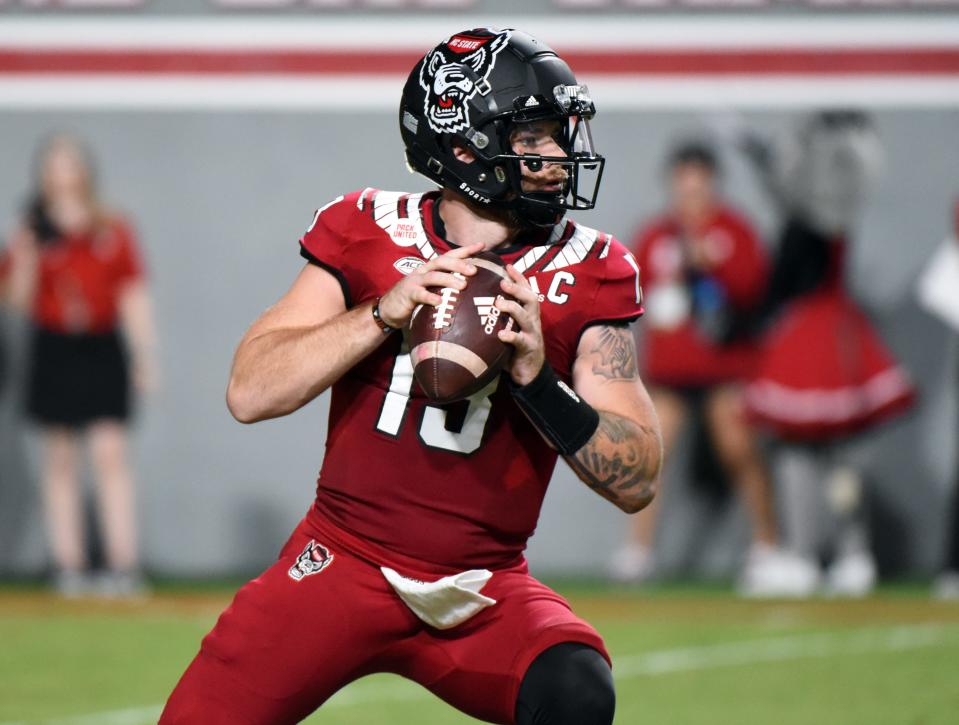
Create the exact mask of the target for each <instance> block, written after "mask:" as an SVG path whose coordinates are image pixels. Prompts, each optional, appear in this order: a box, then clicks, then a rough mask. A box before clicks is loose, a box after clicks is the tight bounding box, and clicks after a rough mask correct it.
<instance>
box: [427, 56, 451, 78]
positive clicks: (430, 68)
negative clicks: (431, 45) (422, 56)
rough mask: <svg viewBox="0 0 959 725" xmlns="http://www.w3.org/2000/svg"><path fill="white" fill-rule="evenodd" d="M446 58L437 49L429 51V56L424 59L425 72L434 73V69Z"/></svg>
mask: <svg viewBox="0 0 959 725" xmlns="http://www.w3.org/2000/svg"><path fill="white" fill-rule="evenodd" d="M445 60H446V59H445V58H443V54H442V53H440V52H439V51H436V50H434V51H433V52H432V53H430V57H429V58H427V59H426V69H427V73H429V74H430V75H431V76H432V75H435V74H436V69H437V68H439V67H440V66H441V65H442V64H443V62H444V61H445Z"/></svg>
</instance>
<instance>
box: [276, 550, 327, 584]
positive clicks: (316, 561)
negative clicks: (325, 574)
mask: <svg viewBox="0 0 959 725" xmlns="http://www.w3.org/2000/svg"><path fill="white" fill-rule="evenodd" d="M332 562H333V555H332V554H331V553H330V550H329V549H327V548H326V547H325V546H323V544H317V543H316V542H315V541H311V542H310V543H309V544H307V545H306V548H305V549H303V553H302V554H300V555H299V556H298V557H296V563H295V564H294V565H293V566H291V567H290V571H289V572H287V573H288V574H289V575H290V579H292V580H293V581H300V580H301V579H303V577H307V576H310V575H311V574H319V573H320V572H321V571H323V570H324V569H325V568H326V567H328V566H329V565H330V564H331V563H332Z"/></svg>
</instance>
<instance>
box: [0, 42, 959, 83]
mask: <svg viewBox="0 0 959 725" xmlns="http://www.w3.org/2000/svg"><path fill="white" fill-rule="evenodd" d="M563 57H564V58H565V59H566V60H567V61H568V62H569V64H570V65H571V66H572V68H573V69H574V70H575V71H576V72H577V73H582V74H599V73H602V74H616V75H705V76H717V75H731V74H736V75H823V76H828V75H849V74H854V75H855V74H864V75H888V74H909V75H915V74H920V75H954V74H959V48H912V49H910V48H895V49H888V48H887V49H882V48H872V49H868V48H857V49H802V50H782V49H768V50H743V51H737V50H656V51H637V50H602V51H571V52H568V53H563ZM418 58H419V55H418V54H417V53H415V52H409V51H404V52H365V51H358V50H357V51H341V50H337V51H322V50H318V51H260V50H256V51H216V50H203V49H193V50H189V49H184V50H176V51H170V50H162V51H151V50H60V51H57V50H42V51H39V50H22V49H6V50H4V49H0V73H25V74H47V73H57V74H83V75H89V74H107V73H111V74H112V73H125V74H126V73H138V74H164V75H168V74H191V75H192V74H199V75H203V74H217V75H220V74H240V75H243V74H267V75H280V74H282V75H324V74H374V75H375V74H403V75H405V74H407V73H408V72H409V71H410V69H411V68H412V67H413V65H414V64H415V63H416V61H417V59H418Z"/></svg>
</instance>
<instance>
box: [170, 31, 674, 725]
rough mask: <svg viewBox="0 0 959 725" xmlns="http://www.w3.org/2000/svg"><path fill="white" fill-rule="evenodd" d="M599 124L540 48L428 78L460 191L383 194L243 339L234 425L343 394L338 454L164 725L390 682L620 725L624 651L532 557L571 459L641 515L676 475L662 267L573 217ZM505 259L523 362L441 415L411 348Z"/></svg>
mask: <svg viewBox="0 0 959 725" xmlns="http://www.w3.org/2000/svg"><path fill="white" fill-rule="evenodd" d="M594 110H595V109H594V105H593V103H592V101H591V99H590V96H589V92H588V90H587V89H586V87H585V86H582V85H580V84H578V83H577V81H576V78H575V77H574V76H573V74H572V72H571V71H570V69H569V67H568V66H567V64H566V63H565V62H564V61H562V60H561V59H560V58H559V57H558V56H557V55H556V54H555V53H554V52H553V51H552V50H551V49H550V48H549V47H547V46H546V45H543V44H542V43H540V42H539V41H537V40H536V39H534V38H532V37H530V36H529V35H527V34H526V33H523V32H520V31H517V30H492V29H476V30H470V31H465V32H462V33H458V34H456V35H453V36H451V37H450V38H448V39H447V40H446V41H444V42H443V43H441V44H440V45H438V46H437V47H436V48H434V49H433V50H431V51H430V52H429V53H427V54H426V56H425V57H424V58H422V59H421V60H420V61H419V63H418V64H417V65H416V67H415V68H414V69H413V72H412V73H411V75H410V77H409V80H408V81H407V83H406V86H405V88H404V91H403V96H402V100H401V105H400V114H399V122H400V129H401V133H402V136H403V141H404V143H405V146H406V155H407V159H408V161H409V164H410V166H411V167H412V168H413V169H415V170H416V171H418V172H420V173H421V174H423V175H425V176H427V177H428V178H429V179H431V180H433V181H434V182H435V183H436V184H438V185H439V187H440V189H439V190H438V191H433V192H429V193H425V194H408V193H399V192H388V191H379V190H376V189H372V188H367V189H363V190H361V191H357V192H354V193H352V194H348V195H346V196H342V197H340V198H338V199H335V200H334V201H332V202H331V203H329V204H327V205H326V206H324V207H323V208H321V209H320V210H319V211H318V212H317V213H316V215H315V217H314V219H313V223H312V224H311V225H310V228H309V229H308V230H307V232H306V234H305V235H304V236H303V238H302V239H301V253H302V255H303V256H304V257H305V258H306V260H307V263H306V265H305V266H304V268H303V270H302V271H301V272H300V274H299V276H298V277H297V279H296V280H295V281H294V282H293V285H292V287H291V288H290V289H289V291H288V292H287V293H286V294H285V295H284V296H283V297H282V298H281V299H280V300H279V301H278V302H277V303H276V304H275V305H274V306H273V307H272V308H270V309H269V310H267V311H266V312H265V313H264V314H263V315H262V316H261V317H260V319H258V320H257V321H256V322H255V323H254V324H253V326H252V327H251V328H250V329H249V331H248V332H247V334H246V335H245V336H244V338H243V340H242V341H241V342H240V345H239V348H238V349H237V352H236V356H235V358H234V364H233V370H232V374H231V379H230V384H229V389H228V392H227V403H228V405H229V408H230V410H231V412H232V413H233V415H234V416H235V417H236V418H237V419H238V420H240V421H242V422H245V423H252V422H254V421H259V420H265V419H268V418H275V417H278V416H282V415H287V414H289V413H292V412H293V411H295V410H297V409H298V408H300V407H302V406H303V405H306V404H307V403H308V402H310V401H311V400H313V398H315V397H316V396H317V395H319V394H320V393H322V392H323V391H325V390H326V389H327V388H332V400H331V407H330V418H329V429H328V435H327V441H326V456H325V458H324V461H323V468H322V470H321V472H320V476H319V480H318V481H317V495H316V500H315V502H314V504H313V506H312V507H311V508H310V510H309V511H308V513H307V514H306V517H305V518H304V519H303V521H302V522H301V523H300V524H299V526H298V527H297V529H296V530H295V531H294V532H293V535H292V536H291V538H290V539H289V541H288V542H287V544H286V545H285V546H284V548H283V550H282V552H281V553H280V557H279V560H278V561H277V563H276V564H275V565H273V566H272V567H270V568H269V569H267V571H265V572H264V573H263V574H262V575H261V576H259V577H258V578H257V579H255V580H253V581H252V582H250V583H249V584H247V585H246V586H245V587H243V588H242V589H241V590H240V591H239V593H238V594H237V596H236V598H235V599H234V601H233V603H232V604H231V605H230V607H229V608H228V609H227V610H226V611H225V612H224V613H223V614H222V616H221V617H220V619H219V621H218V622H217V624H216V626H215V627H214V629H213V630H212V631H211V632H210V634H209V635H208V636H207V637H206V638H205V639H204V640H203V643H202V645H201V648H200V652H199V654H198V655H197V656H196V658H195V659H194V661H193V663H192V664H191V665H190V667H189V668H188V669H187V671H186V673H185V674H184V675H183V677H182V679H181V680H180V682H179V684H178V685H177V687H176V689H175V690H174V692H173V694H172V695H171V697H170V700H169V702H168V703H167V706H166V709H165V711H164V713H163V716H162V718H161V722H162V723H164V725H167V724H172V723H204V724H205V725H215V724H217V723H231V724H234V723H240V722H244V723H292V722H298V721H299V720H301V719H303V718H304V717H306V716H307V715H309V713H311V712H312V711H314V710H315V709H317V708H318V707H320V706H321V705H322V704H323V702H324V701H325V700H327V699H328V698H329V697H330V696H331V695H332V694H333V693H334V692H336V691H337V690H338V689H340V688H341V687H343V686H344V685H346V684H347V683H349V682H351V681H353V680H356V679H357V678H359V677H363V676H364V675H367V674H370V673H374V672H393V673H397V674H399V675H402V676H404V677H406V678H409V679H411V680H414V681H415V682H418V683H420V684H421V685H422V686H423V687H425V688H427V689H428V690H430V691H431V692H433V693H434V694H435V695H436V696H438V697H440V698H442V699H443V700H445V701H446V702H448V703H449V704H451V705H452V706H454V707H456V708H458V709H459V710H461V711H463V712H465V713H467V714H469V715H471V716H473V717H475V718H479V719H480V720H485V721H490V722H497V723H520V724H522V725H529V724H532V723H552V724H553V725H557V724H563V723H569V724H570V725H572V724H573V723H575V724H576V725H600V724H607V723H611V722H612V720H613V711H614V691H613V684H612V677H611V670H610V662H609V655H608V654H607V652H606V649H605V647H604V645H603V641H602V639H601V638H600V636H599V635H598V634H597V632H596V631H595V630H594V629H593V628H592V627H591V626H590V625H589V624H587V623H586V622H584V621H583V620H581V619H579V618H578V617H577V616H576V615H575V614H573V612H572V611H571V610H570V607H569V605H568V604H567V603H566V602H565V601H564V600H563V599H562V598H561V597H560V596H559V595H557V594H556V593H555V592H553V591H551V590H550V589H549V588H547V587H546V586H544V585H543V584H541V583H539V582H538V581H536V580H535V579H533V578H532V577H531V576H530V575H529V572H528V569H527V565H526V561H525V558H524V556H523V551H524V549H525V546H526V541H527V539H528V538H529V536H530V535H531V534H532V533H533V530H534V528H535V525H536V521H537V518H538V516H539V511H540V507H541V504H542V501H543V497H544V495H545V493H546V488H547V485H548V483H549V480H550V477H551V475H552V472H553V468H554V466H555V463H556V459H557V456H558V455H562V456H563V458H564V459H565V460H566V461H567V463H569V464H570V466H572V468H573V470H574V471H575V472H576V474H577V475H578V477H579V478H580V479H582V481H583V482H584V483H585V484H586V485H587V486H589V487H590V488H592V489H593V490H594V491H596V492H597V493H598V494H599V495H601V496H603V497H604V498H606V499H607V500H609V501H610V502H612V503H613V504H614V505H616V506H617V507H619V508H620V509H622V510H623V511H625V512H628V513H633V512H636V511H639V510H640V509H642V508H643V507H644V506H646V505H647V504H648V503H649V501H650V500H651V499H652V497H653V482H654V481H655V480H656V479H657V476H658V473H659V469H660V465H661V458H662V450H661V449H662V446H661V441H660V434H659V426H658V422H657V419H656V415H655V412H654V410H653V406H652V404H651V402H650V399H649V396H648V395H647V393H646V390H645V388H644V387H643V384H642V382H641V381H640V379H639V377H638V375H637V366H636V358H635V350H634V346H633V338H632V335H631V334H630V331H629V329H628V328H627V324H628V323H629V322H631V321H633V320H635V319H636V318H638V317H639V316H640V315H641V314H642V306H641V292H640V286H639V269H638V267H637V265H636V262H635V260H634V259H633V257H632V255H631V254H630V253H629V252H628V251H627V250H626V249H625V248H624V247H623V246H621V245H620V243H619V242H617V241H616V240H615V239H613V238H612V237H611V236H610V235H609V234H606V233H603V232H599V231H596V230H594V229H590V228H588V227H584V226H581V225H579V224H576V223H575V222H573V221H572V220H568V219H566V218H565V213H566V211H567V210H572V209H590V208H592V207H593V206H594V204H595V200H596V194H597V191H598V187H599V180H600V177H601V174H602V169H603V164H604V159H603V157H602V156H600V155H599V154H597V153H596V152H595V151H594V149H593V145H592V138H591V136H590V131H589V119H590V118H591V117H592V116H593V114H594ZM481 250H492V251H495V252H496V253H497V254H499V255H500V256H501V258H502V260H503V261H504V262H505V263H506V270H507V274H508V279H504V280H503V282H502V290H503V292H504V293H505V294H504V296H503V297H500V298H497V300H496V303H495V304H496V306H497V307H498V308H499V309H500V310H501V312H504V313H507V314H509V315H511V316H512V318H513V319H514V320H515V323H516V324H515V327H514V328H513V329H512V330H510V331H506V330H502V331H500V332H499V333H498V334H499V335H500V337H501V339H502V340H503V342H505V343H508V344H509V345H511V346H513V348H514V354H513V356H512V359H511V363H510V364H509V366H508V369H507V370H506V371H505V373H504V374H503V375H502V376H501V377H500V378H499V379H496V380H494V381H493V382H492V383H490V384H489V385H488V386H487V387H486V388H485V389H484V390H482V391H480V392H479V393H477V394H476V395H474V396H472V397H471V398H469V399H467V400H463V401H461V402H460V403H456V404H453V405H447V406H443V407H437V406H435V405H431V404H430V401H429V400H428V399H427V398H425V396H424V395H423V393H422V391H420V390H419V389H418V388H417V387H416V386H415V385H414V383H413V375H412V371H413V366H412V363H411V361H410V358H409V354H408V349H407V347H406V346H405V343H404V336H403V333H402V331H403V330H404V328H407V326H408V324H409V321H410V318H411V315H412V314H413V311H414V309H415V308H416V307H417V306H418V305H436V304H438V303H439V301H440V296H439V295H438V294H436V293H435V289H436V288H446V287H450V288H453V289H456V290H461V289H463V288H464V287H465V284H466V281H465V278H467V277H469V276H470V275H471V274H473V273H474V272H475V267H474V266H473V265H472V264H471V263H470V261H469V260H470V256H471V255H474V254H477V253H478V252H480V251H481ZM507 297H510V298H512V299H507ZM480 590H482V591H480ZM304 621H306V622H307V623H308V626H303V624H304ZM294 622H295V623H296V624H295V625H294V624H293V623H294Z"/></svg>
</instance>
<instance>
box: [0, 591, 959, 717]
mask: <svg viewBox="0 0 959 725" xmlns="http://www.w3.org/2000/svg"><path fill="white" fill-rule="evenodd" d="M557 588H558V589H559V590H560V591H561V592H562V593H564V594H565V595H566V596H567V597H568V598H569V599H570V601H571V603H572V604H573V606H574V608H575V609H576V611H577V612H578V613H579V614H581V615H582V616H585V617H586V618H587V619H589V620H590V621H591V622H592V623H593V624H594V625H596V627H597V628H598V629H599V630H600V632H601V633H602V634H603V636H604V637H605V639H606V642H607V644H608V646H609V648H610V651H611V653H612V655H613V658H614V662H615V668H614V672H615V675H616V682H617V690H618V695H619V705H618V709H617V719H616V721H617V723H622V724H626V723H629V724H632V723H644V724H645V723H650V724H651V725H663V724H668V725H773V724H775V725H811V724H815V725H829V724H832V723H835V724H836V725H857V724H860V723H861V724H862V725H867V724H868V725H883V724H888V725H939V724H941V725H954V724H955V723H959V604H947V603H941V602H934V601H930V600H929V599H928V598H927V596H926V591H925V590H921V591H920V590H918V589H913V590H908V589H902V588H899V589H887V590H884V591H883V592H882V593H881V594H879V595H877V596H875V597H872V598H870V599H866V600H862V601H835V600H822V599H819V600H812V601H805V602H790V601H764V602H757V601H743V600H739V599H736V598H735V597H733V596H732V595H731V594H729V593H728V592H726V591H723V590H719V589H708V588H696V589H690V588H683V587H662V588H658V589H655V590H652V591H639V592H634V591H623V590H613V589H606V588H603V587H588V586H583V585H566V586H563V585H560V586H557ZM231 593H232V590H230V589H226V588H224V589H194V590H189V589H183V588H179V589H174V588H162V589H161V590H160V591H159V593H157V594H156V595H155V596H154V597H152V598H151V599H149V600H147V601H143V602H136V603H134V602H126V603H124V602H113V603H111V602H101V601H92V600H91V601H77V602H64V601H60V600H57V599H54V598H52V597H49V596H48V595H46V594H44V593H43V592H41V591H39V590H36V589H32V588H29V587H26V588H24V587H6V588H2V589H0V725H12V723H50V724H56V725H140V724H141V723H149V722H156V719H157V717H158V715H159V711H160V708H161V706H162V702H163V700H164V698H165V696H166V695H167V694H168V693H169V691H170V690H171V688H172V687H173V685H174V683H175V682H176V679H177V677H178V676H179V675H180V673H181V671H182V670H183V668H184V667H185V666H186V664H187V663H188V662H189V660H190V658H191V657H192V656H193V654H194V653H195V651H196V649H197V646H198V644H199V641H200V638H201V637H202V635H203V634H204V633H205V632H206V631H207V630H208V629H209V628H210V627H211V625H212V624H213V622H214V620H215V617H216V615H217V614H218V613H219V611H220V610H221V609H222V608H223V607H224V606H225V605H226V603H227V602H228V601H229V598H230V595H231ZM307 722H309V723H330V724H331V725H347V724H349V725H358V724H361V725H367V724H371V725H377V724H383V725H407V724H409V725H445V724H449V725H454V724H463V723H470V722H476V721H474V720H472V719H470V718H467V717H465V716H463V715H460V714H459V713H456V712H455V711H453V710H451V709H450V708H449V707H447V706H446V705H444V704H443V703H442V702H440V701H438V700H436V699H435V698H433V697H432V696H431V695H430V694H429V693H427V692H426V691H424V690H422V689H420V688H418V687H417V686H416V685H413V684H411V683H409V682H406V681H404V680H402V679H400V678H397V677H393V676H376V677H370V678H367V679H364V680H361V681H359V682H357V683H354V684H353V685H351V686H350V687H348V688H346V689H344V690H343V691H341V692H340V693H338V694H337V695H336V696H334V698H333V699H332V700H330V702H329V703H328V704H327V705H326V706H325V707H324V708H323V710H322V711H321V712H319V713H317V714H315V715H314V716H313V717H312V718H310V720H308V721H307Z"/></svg>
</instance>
